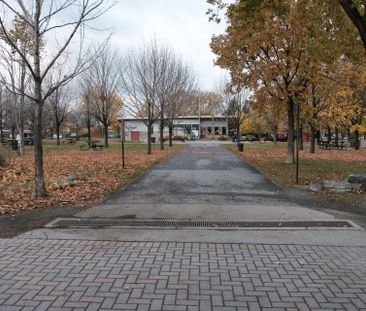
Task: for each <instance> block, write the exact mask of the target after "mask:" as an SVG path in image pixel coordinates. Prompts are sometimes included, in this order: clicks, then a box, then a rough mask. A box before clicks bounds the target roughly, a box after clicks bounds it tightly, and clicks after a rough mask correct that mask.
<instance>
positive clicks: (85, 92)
mask: <svg viewBox="0 0 366 311" xmlns="http://www.w3.org/2000/svg"><path fill="white" fill-rule="evenodd" d="M92 97H93V93H92V90H91V88H90V86H89V84H86V85H85V84H82V102H81V104H80V105H79V107H78V114H79V116H80V118H78V119H79V120H80V122H79V123H80V124H81V125H82V126H85V127H86V128H87V131H88V141H91V138H92V137H91V127H92V122H93V115H92V110H91V109H92Z"/></svg>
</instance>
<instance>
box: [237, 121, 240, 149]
mask: <svg viewBox="0 0 366 311" xmlns="http://www.w3.org/2000/svg"><path fill="white" fill-rule="evenodd" d="M236 132H237V133H238V136H237V138H236V146H237V147H239V144H240V136H241V134H240V123H239V124H237V127H236Z"/></svg>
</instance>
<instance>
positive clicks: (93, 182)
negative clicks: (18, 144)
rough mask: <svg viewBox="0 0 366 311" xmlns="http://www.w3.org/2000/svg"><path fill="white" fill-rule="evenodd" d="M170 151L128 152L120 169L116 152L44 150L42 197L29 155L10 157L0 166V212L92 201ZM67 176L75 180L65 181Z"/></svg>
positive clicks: (168, 154) (118, 186) (32, 161)
mask: <svg viewBox="0 0 366 311" xmlns="http://www.w3.org/2000/svg"><path fill="white" fill-rule="evenodd" d="M174 152H175V150H174V149H168V150H165V151H160V150H156V151H154V152H153V154H152V155H150V156H148V155H146V154H145V153H144V152H142V151H129V152H127V153H126V158H125V160H126V163H127V164H126V167H125V168H124V169H123V168H122V160H121V154H120V152H118V151H115V152H81V151H64V152H53V153H48V154H46V155H45V156H44V172H45V179H46V188H47V194H48V197H47V198H46V199H35V198H34V159H33V156H32V155H27V156H25V157H18V158H13V159H12V160H11V163H10V165H9V166H7V167H6V168H1V169H0V215H3V214H9V213H16V212H19V211H24V210H29V209H34V208H36V207H46V206H51V205H64V204H68V205H70V204H82V203H83V202H84V203H85V202H96V201H98V200H101V199H103V197H104V196H105V195H106V194H107V193H110V192H113V191H116V190H118V189H120V188H121V187H123V186H125V185H126V184H127V183H129V182H130V181H131V180H132V179H134V178H135V176H137V175H138V174H140V173H141V172H143V171H145V170H146V169H148V168H149V167H150V166H151V165H152V164H154V163H155V162H157V161H159V160H161V159H163V158H166V157H168V156H170V155H171V154H173V153H174ZM70 176H73V178H76V181H75V182H73V183H70V182H68V178H69V177H70Z"/></svg>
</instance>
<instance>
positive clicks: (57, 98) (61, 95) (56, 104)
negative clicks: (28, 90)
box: [46, 87, 71, 146]
mask: <svg viewBox="0 0 366 311" xmlns="http://www.w3.org/2000/svg"><path fill="white" fill-rule="evenodd" d="M70 92H71V90H70V89H67V88H66V87H59V88H58V89H56V91H55V92H54V93H53V94H52V95H51V96H50V97H49V98H48V101H47V102H46V105H47V107H49V110H50V112H51V115H52V121H53V124H54V128H55V131H56V138H57V145H58V146H59V145H60V134H61V132H60V130H61V125H62V124H63V123H64V121H65V119H66V116H67V113H68V112H69V108H70V101H71V94H70Z"/></svg>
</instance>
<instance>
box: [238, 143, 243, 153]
mask: <svg viewBox="0 0 366 311" xmlns="http://www.w3.org/2000/svg"><path fill="white" fill-rule="evenodd" d="M238 151H240V152H243V151H244V144H243V143H239V144H238Z"/></svg>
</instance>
